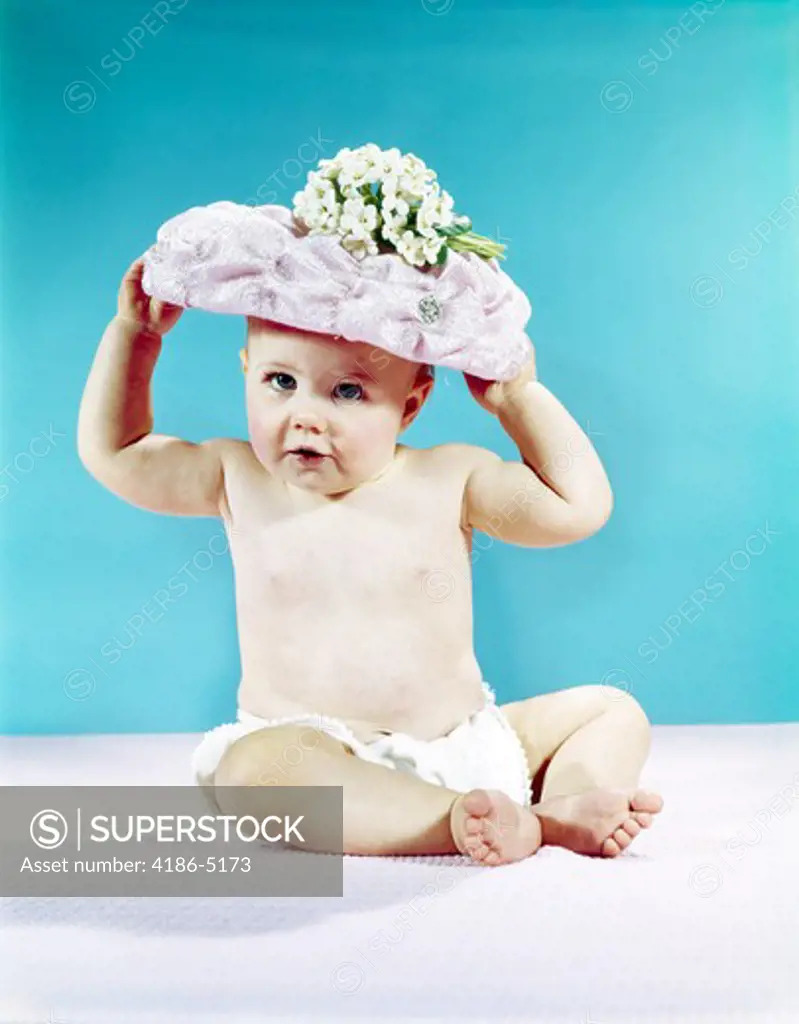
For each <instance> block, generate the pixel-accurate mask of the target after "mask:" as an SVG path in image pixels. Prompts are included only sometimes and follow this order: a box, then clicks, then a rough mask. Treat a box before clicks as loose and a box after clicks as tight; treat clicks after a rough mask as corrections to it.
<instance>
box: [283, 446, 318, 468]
mask: <svg viewBox="0 0 799 1024" xmlns="http://www.w3.org/2000/svg"><path fill="white" fill-rule="evenodd" d="M289 455H293V456H294V457H295V458H296V459H299V460H300V461H301V462H307V463H311V464H312V463H318V462H321V461H322V459H325V458H327V455H326V454H325V453H324V452H318V451H317V450H316V449H315V448H305V447H301V448H292V449H291V450H290V451H289Z"/></svg>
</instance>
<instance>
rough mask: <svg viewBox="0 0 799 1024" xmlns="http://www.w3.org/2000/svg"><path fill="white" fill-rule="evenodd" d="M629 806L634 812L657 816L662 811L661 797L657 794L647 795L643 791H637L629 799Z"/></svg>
mask: <svg viewBox="0 0 799 1024" xmlns="http://www.w3.org/2000/svg"><path fill="white" fill-rule="evenodd" d="M630 806H631V807H632V809H633V810H634V811H646V812H647V813H649V814H658V813H659V812H660V811H662V810H663V797H662V796H660V795H659V794H658V793H648V792H647V791H646V790H645V789H638V790H636V792H635V793H633V795H632V797H631V798H630Z"/></svg>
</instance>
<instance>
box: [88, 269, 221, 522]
mask: <svg viewBox="0 0 799 1024" xmlns="http://www.w3.org/2000/svg"><path fill="white" fill-rule="evenodd" d="M143 269H144V264H143V262H142V260H141V259H138V260H136V261H134V263H133V264H131V266H130V267H129V268H128V271H127V272H126V274H125V276H124V278H123V279H122V284H121V286H120V289H119V296H118V311H117V315H116V316H115V317H114V318H113V319H112V320H111V322H110V323H109V324H108V327H107V328H106V329H105V333H104V334H103V337H102V340H101V342H100V345H99V348H98V349H97V353H96V355H95V358H94V362H93V364H92V368H91V371H90V373H89V377H88V380H87V382H86V387H85V389H84V393H83V398H82V400H81V406H80V412H79V415H78V454H79V456H80V459H81V461H82V462H83V464H84V466H85V467H86V469H87V470H88V471H89V472H90V473H91V475H92V476H93V477H94V478H95V479H96V480H98V481H99V482H100V483H101V484H103V486H104V487H107V488H108V490H109V491H112V492H113V493H114V494H116V495H118V496H119V497H120V498H123V499H124V500H125V501H128V502H130V503H131V504H132V505H138V506H139V507H141V508H146V509H149V510H150V511H151V512H163V513H166V514H171V515H183V516H219V515H221V510H220V504H221V501H222V499H223V496H224V478H223V463H222V451H223V449H224V446H225V444H226V443H228V442H226V441H225V440H224V439H215V440H211V441H204V442H203V443H202V444H193V443H191V442H189V441H182V440H180V439H179V438H177V437H167V436H165V435H163V434H153V433H152V428H153V413H152V398H151V387H150V385H151V380H152V376H153V371H154V369H155V364H156V361H157V360H158V357H159V355H160V354H161V344H162V336H163V335H164V334H165V333H166V332H167V331H169V330H171V328H172V327H174V325H175V324H176V323H177V321H178V319H179V317H180V315H181V313H182V312H183V311H182V309H181V307H180V306H173V305H171V304H169V303H164V302H160V301H158V300H156V299H152V298H151V297H150V296H149V295H147V294H146V293H145V292H144V291H143V289H142V286H141V277H142V272H143Z"/></svg>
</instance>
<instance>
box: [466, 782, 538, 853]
mask: <svg viewBox="0 0 799 1024" xmlns="http://www.w3.org/2000/svg"><path fill="white" fill-rule="evenodd" d="M449 820H450V830H451V832H452V838H453V840H454V842H455V845H456V846H457V848H458V849H459V850H460V852H461V853H465V854H467V855H468V856H469V857H471V858H472V860H475V861H477V863H478V864H489V865H491V866H492V867H494V866H495V865H497V864H510V863H511V862H512V861H517V860H523V859H524V858H525V857H529V856H530V855H531V854H533V853H535V851H536V850H537V849H538V847H539V846H540V845H541V826H540V824H539V822H538V818H536V816H535V815H534V814H533V813H532V812H531V811H529V810H528V809H527V808H526V807H522V806H521V804H517V803H515V802H514V801H513V800H511V798H510V797H509V796H506V794H505V793H502V792H501V791H500V790H497V789H473V790H471V791H470V792H468V793H464V795H463V796H460V797H458V799H457V800H456V801H455V803H454V804H453V805H452V809H451V810H450V818H449Z"/></svg>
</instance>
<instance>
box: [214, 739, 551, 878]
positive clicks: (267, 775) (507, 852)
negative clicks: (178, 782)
mask: <svg viewBox="0 0 799 1024" xmlns="http://www.w3.org/2000/svg"><path fill="white" fill-rule="evenodd" d="M309 734H312V735H313V736H314V739H313V740H312V741H310V742H309V741H308V740H307V737H308V735H309ZM303 737H305V739H304V738H303ZM291 746H294V747H296V748H298V749H300V750H302V751H303V756H302V757H301V759H300V761H299V763H297V764H296V765H292V766H291V767H290V768H288V769H286V768H285V767H281V771H280V774H279V775H275V771H274V766H275V765H277V764H282V763H284V762H285V759H284V758H283V756H282V755H283V753H284V752H285V751H286V750H287V748H289V747H291ZM266 785H277V786H280V787H291V786H342V787H343V791H344V837H343V838H344V853H355V854H405V855H410V854H457V853H469V852H471V850H470V846H472V845H473V846H474V847H475V851H477V853H476V856H475V859H478V860H480V861H483V862H485V863H487V864H492V865H493V864H500V863H507V862H508V861H511V860H521V859H522V858H523V857H527V856H529V855H530V854H531V853H534V852H535V850H536V849H537V848H538V846H539V845H540V828H539V825H538V821H537V819H536V817H535V815H534V814H532V813H530V811H528V810H527V809H526V808H523V807H521V806H520V805H518V804H515V803H514V802H513V801H512V800H511V799H510V798H509V797H507V796H505V795H504V794H498V793H494V792H493V791H488V796H486V791H485V790H472V791H471V792H470V793H467V794H463V793H458V792H456V791H455V790H452V789H446V788H444V787H442V786H436V785H433V784H432V783H429V782H425V781H423V780H422V779H419V778H417V777H416V776H414V775H411V774H409V773H406V772H401V771H397V770H395V769H393V768H387V767H384V766H383V765H378V764H372V763H370V762H368V761H364V760H361V759H360V758H358V757H356V756H355V755H354V754H352V753H351V751H350V749H349V747H347V746H346V745H345V744H343V743H340V742H339V741H338V740H336V739H334V738H333V737H332V736H328V735H327V734H326V733H323V732H319V731H317V730H313V729H310V728H309V727H308V726H301V725H285V726H273V727H270V728H268V729H258V730H255V731H254V732H251V733H248V734H247V735H245V736H242V737H241V739H239V740H237V741H236V742H235V743H233V744H232V745H231V746H230V747H229V748H228V749H227V751H226V752H225V754H224V756H223V757H222V760H221V761H220V762H219V766H218V768H217V770H216V773H215V775H214V795H215V797H216V801H217V803H218V804H219V806H220V808H221V809H222V811H223V813H225V814H236V815H237V816H239V815H243V814H248V813H253V812H254V811H255V810H256V807H255V806H254V805H255V804H256V803H258V805H259V807H261V806H262V799H261V798H262V797H263V791H262V790H261V793H260V796H259V795H258V793H257V792H255V791H253V792H252V794H251V795H250V794H248V792H247V790H246V789H244V788H236V789H231V788H230V787H248V788H249V787H257V788H260V787H262V786H266ZM248 800H249V805H250V806H249V809H248ZM283 804H285V806H282V805H283ZM269 806H270V812H271V813H275V814H289V813H291V811H292V808H291V793H290V790H289V789H287V788H286V789H281V790H274V791H273V792H272V793H270V796H269ZM311 825H312V823H303V830H302V831H303V837H304V839H305V843H304V844H303V846H304V848H305V849H310V850H317V851H320V852H328V851H329V846H328V845H327V844H329V842H330V837H329V836H325V835H321V834H320V835H316V834H313V833H312V831H311ZM473 840H474V842H473Z"/></svg>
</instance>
